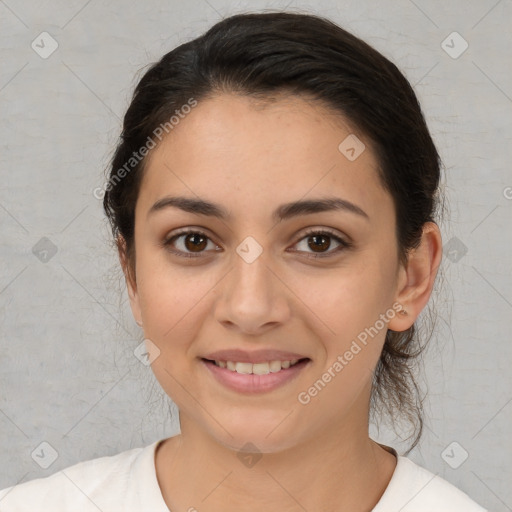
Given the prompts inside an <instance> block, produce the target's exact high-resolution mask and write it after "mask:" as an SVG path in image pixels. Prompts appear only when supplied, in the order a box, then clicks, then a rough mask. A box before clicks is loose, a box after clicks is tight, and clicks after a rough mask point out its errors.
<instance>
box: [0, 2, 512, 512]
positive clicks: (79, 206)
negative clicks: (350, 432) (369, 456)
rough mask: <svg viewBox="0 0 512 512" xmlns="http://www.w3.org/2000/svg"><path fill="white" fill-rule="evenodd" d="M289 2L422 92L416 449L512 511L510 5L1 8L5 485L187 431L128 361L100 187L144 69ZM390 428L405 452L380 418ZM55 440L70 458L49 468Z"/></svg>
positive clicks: (121, 294)
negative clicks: (424, 185) (438, 270)
mask: <svg viewBox="0 0 512 512" xmlns="http://www.w3.org/2000/svg"><path fill="white" fill-rule="evenodd" d="M285 7H286V8H288V9H290V10H297V9H304V10H308V11H309V12H313V13H317V14H321V15H325V16H327V17H330V18H332V19H333V20H334V21H336V22H337V23H339V24H341V25H342V26H344V27H345V28H347V29H348V30H350V31H352V32H354V33H355V34H356V35H358V36H360V37H362V38H363V39H365V40H366V41H368V42H369V43H370V44H372V45H373V46H374V47H376V48H377V49H378V50H379V51H381V52H382V53H383V54H384V55H386V56H387V57H389V58H391V60H393V61H394V62H395V63H396V64H397V65H398V66H399V67H400V68H401V69H402V71H403V72H404V73H405V74H406V76H407V77H408V78H409V80H410V81H411V83H412V84H413V85H414V88H415V90H416V91H417V94H418V96H419V99H420V101H421V103H422V106H423V109H424V111H425V115H426V118H427V122H428V123H429V126H430V129H431V132H432V134H433V137H434V139H435V142H436V143H437V145H438V148H439V151H440V153H441V156H442V158H443V161H444V165H445V175H444V179H443V189H444V191H445V193H446V197H447V200H448V204H447V206H448V208H449V212H448V215H447V216H446V218H445V220H444V221H443V222H442V224H441V227H442V231H443V237H444V243H445V257H444V259H443V265H442V269H443V275H444V282H442V281H439V283H438V284H439V286H438V293H436V297H435V298H434V299H435V300H434V302H435V305H436V308H437V311H438V313H439V315H440V318H439V322H438V327H437V329H436V332H435V336H434V339H433V341H432V347H431V350H429V351H428V353H427V356H426V361H425V379H426V381H428V389H429V392H430V395H429V401H428V402H427V415H428V417H429V418H428V421H427V426H426V431H425V436H424V438H423V440H422V442H421V444H420V446H419V447H418V448H417V449H415V450H414V451H413V452H412V453H411V454H410V457H411V458H412V459H413V460H414V461H416V462H417V463H419V464H421V465H423V466H425V467H427V468H428V469H430V470H431V471H433V472H434V473H438V474H439V475H440V476H442V477H443V478H445V479H447V480H448V481H450V482H452V483H454V484H455V485H457V486H458V487H459V488H461V489H462V490H464V491H465V492H467V493H468V494H469V495H470V496H472V497H473V498H474V499H475V500H477V501H478V502H479V503H481V504H482V505H483V506H485V507H487V508H489V509H492V510H496V511H506V510H512V489H511V487H510V486H509V485H507V484H508V483H509V482H510V479H511V477H512V474H511V473H512V472H511V462H510V460H511V455H512V454H511V451H512V450H511V441H510V435H506V432H507V430H508V433H510V424H511V419H512V418H511V416H512V404H511V403H510V402H511V401H512V391H511V377H510V375H511V373H512V372H510V371H509V366H510V363H511V357H510V356H511V352H512V344H511V343H510V327H511V308H512V294H511V289H512V288H511V280H512V278H511V275H512V272H511V258H510V249H511V245H512V244H511V241H512V230H510V221H511V209H512V199H511V198H512V188H511V187H512V174H511V171H510V162H511V161H512V151H511V142H512V141H511V134H512V133H511V132H512V130H511V122H510V119H511V113H512V99H511V97H512V73H511V69H510V55H509V53H510V48H511V47H512V40H511V39H512V38H511V31H510V22H511V19H512V5H511V2H510V0H501V1H496V0H489V1H487V0H481V1H478V2H477V1H475V2H466V1H464V0H459V1H452V2H445V1H443V2H441V1H429V2H427V1H424V0H423V1H421V0H415V1H414V2H413V1H409V0H399V1H391V0H388V1H384V2H382V1H381V2H370V1H367V0H349V1H343V2H341V1H337V2H335V1H325V2H315V3H313V2H293V1H292V2H290V1H288V2H278V1H274V2H263V1H253V2H247V1H246V2H242V1H240V2H234V1H231V2H229V1H224V0H208V1H206V0H189V1H187V2H178V1H177V0H174V1H171V0H167V1H164V0H161V1H159V0H151V1H147V2H138V1H126V2H121V1H113V2H112V1H110V2H107V1H100V0H92V1H88V2H87V1H84V0H77V1H64V0H62V1H51V0H47V1H38V2H36V1H17V2H15V1H14V0H6V1H0V40H1V44H0V51H1V58H2V68H1V77H0V100H1V103H2V115H1V117H0V126H1V132H0V141H1V147H2V152H1V157H0V158H1V160H0V161H1V171H0V172H1V180H0V227H1V241H0V258H1V265H0V326H1V327H0V328H1V336H0V343H1V352H0V358H1V359H0V450H1V464H0V488H4V487H7V486H9V485H13V484H15V483H17V482H22V481H27V480H30V479H33V478H37V477H41V476H47V475H50V474H53V473H54V472H56V471H57V470H59V469H61V468H64V467H66V466H69V465H71V464H74V463H76V462H78V461H82V460H86V459H90V458H94V457H99V456H103V455H111V454H115V453H118V452H120V451H123V450H126V449H129V448H132V447H138V446H143V445H146V444H149V443H151V442H153V441H155V440H157V439H160V438H162V437H165V436H168V435H171V434H173V433H175V432H178V431H179V426H178V423H177V421H176V418H177V416H176V411H174V416H172V417H171V416H169V404H170V402H169V400H168V399H167V398H166V397H165V396H164V395H163V393H162V392H161V390H160V388H159V386H158V384H156V381H155V380H154V378H153V377H152V373H151V370H150V369H149V367H146V366H144V365H143V364H141V363H140V362H139V360H138V359H137V358H136V357H135V356H134V355H133V350H134V349H135V348H136V347H137V345H138V344H139V343H140V341H141V339H142V336H141V333H140V331H139V330H138V327H137V326H136V324H135V323H134V321H133V318H132V316H131V312H130V310H129V305H128V302H127V295H126V292H125V289H124V282H123V280H122V279H121V274H120V270H119V267H118V261H117V255H116V253H115V252H114V251H113V250H112V247H111V246H110V242H109V231H108V227H107V224H106V219H105V218H104V216H103V213H102V205H101V201H100V200H98V199H96V198H95V197H94V196H93V193H92V191H93V189H94V188H95V187H98V186H102V185H103V184H104V177H103V176H104V175H103V170H104V168H105V167H106V165H107V164H108V161H109V158H110V156H111V154H112V151H113V148H114V145H115V142H116V140H117V137H118V135H119V132H120V126H121V124H120V119H121V118H122V116H123V114H124V111H125V109H126V108H127V106H128V102H129V98H130V95H131V92H132V89H133V87H134V85H135V84H136V81H137V79H138V78H140V76H141V73H142V71H141V70H142V68H144V67H145V66H146V65H147V64H148V63H150V62H152V61H154V60H156V59H158V58H160V57H161V56H162V55H163V54H164V53H166V52H167V51H169V50H170V49H172V48H173V47H175V46H176V45H177V44H180V43H182V42H185V41H187V40H189V39H191V38H193V37H195V36H197V35H199V34H200V33H201V32H203V31H204V30H206V29H207V28H209V27H210V26H211V25H212V24H213V23H214V22H216V21H218V20H219V19H220V18H221V17H224V16H227V15H230V14H233V13H235V12H241V11H245V10H261V9H264V8H271V9H276V8H285ZM45 31H46V32H48V33H49V34H50V35H51V36H52V37H53V38H54V39H55V40H56V41H57V42H58V45H59V46H58V48H57V50H56V51H55V52H54V53H53V54H52V55H50V56H49V57H48V58H46V59H43V58H42V57H41V56H40V55H39V54H38V53H37V52H36V51H35V50H34V49H32V47H31V43H32V41H34V40H35V41H36V43H37V42H38V41H39V44H40V46H42V43H41V42H40V40H41V37H42V36H40V34H41V33H42V32H45ZM454 31H456V32H458V33H459V34H460V35H461V36H462V37H463V38H464V40H465V41H467V43H468V44H469V47H468V48H467V50H466V51H465V52H464V53H462V54H461V55H460V56H458V57H457V58H453V55H452V56H450V55H449V54H448V53H447V52H446V51H445V49H449V48H446V45H449V46H451V47H453V48H451V49H449V51H451V52H452V54H453V53H454V52H455V53H458V52H459V51H460V50H461V49H462V46H461V45H462V44H463V42H462V41H461V40H457V39H453V36H452V37H451V39H450V38H449V39H448V40H447V42H446V43H445V45H444V47H443V46H442V42H443V41H444V40H445V39H446V38H447V36H449V34H451V33H452V32H454ZM48 41H49V40H46V43H45V48H46V49H48V48H49V44H48ZM41 51H42V50H41ZM44 237H46V238H44ZM52 248H53V252H55V250H56V251H57V252H56V253H55V254H53V252H52ZM45 251H46V252H45ZM507 425H508V429H507ZM372 433H373V434H374V435H376V436H377V431H376V430H375V428H374V427H372ZM377 439H378V440H381V441H382V442H388V443H389V444H393V445H394V446H395V447H397V449H399V450H400V447H401V446H402V445H401V441H400V439H398V438H396V439H395V437H394V436H393V435H392V434H391V432H390V431H389V430H388V429H386V428H382V429H381V431H380V433H379V434H378V438H377ZM42 442H47V443H49V444H50V445H51V447H53V449H54V450H55V451H56V452H57V455H58V456H57V458H56V460H55V461H54V462H53V463H52V464H51V465H50V466H49V467H48V468H47V469H43V468H42V467H40V464H45V461H44V460H43V458H44V457H49V456H51V454H52V453H53V452H52V451H51V449H50V448H48V447H47V446H46V445H43V446H42V447H41V446H40V443H42ZM454 442H455V443H457V444H455V445H453V444H452V443H454ZM45 447H46V448H45ZM41 449H43V453H45V455H44V457H43V456H41V457H40V458H39V459H38V457H37V456H36V455H37V454H38V453H41ZM34 450H36V451H35V452H34ZM466 452H467V459H466V460H464V457H465V456H466ZM32 453H34V455H33V456H31V454H32ZM402 453H403V451H402ZM48 454H50V455H48ZM463 460H464V461H463ZM50 461H51V459H47V460H46V463H47V462H50ZM462 461H463V462H462ZM455 466H457V467H455Z"/></svg>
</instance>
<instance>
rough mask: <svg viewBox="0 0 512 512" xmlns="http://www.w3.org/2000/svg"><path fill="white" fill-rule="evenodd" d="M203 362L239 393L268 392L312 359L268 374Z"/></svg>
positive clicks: (291, 377)
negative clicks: (246, 372)
mask: <svg viewBox="0 0 512 512" xmlns="http://www.w3.org/2000/svg"><path fill="white" fill-rule="evenodd" d="M201 362H202V363H203V364H204V365H205V366H206V368H208V370H209V371H210V372H211V373H212V375H213V376H214V378H215V379H216V380H217V381H218V382H220V383H221V384H223V385H224V386H226V387H227V388H229V389H232V390H233V391H238V392H239V393H249V394H254V393H266V392H268V391H272V390H274V389H277V388H278V387H280V386H283V385H284V384H286V383H287V382H289V381H291V380H292V379H294V378H295V377H296V376H297V375H298V374H299V373H300V372H301V371H302V370H303V369H304V367H305V366H306V365H307V364H308V363H309V362H310V359H304V360H303V361H299V362H298V363H296V364H294V365H293V366H290V367H289V368H284V369H281V370H280V371H278V372H276V373H268V374H267V375H254V374H253V373H249V374H243V373H238V372H233V371H231V370H228V369H227V368H221V367H220V366H217V365H216V364H215V363H214V362H212V361H207V360H206V359H202V360H201Z"/></svg>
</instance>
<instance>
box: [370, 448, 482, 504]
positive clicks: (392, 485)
mask: <svg viewBox="0 0 512 512" xmlns="http://www.w3.org/2000/svg"><path fill="white" fill-rule="evenodd" d="M395 510H400V511H401V512H432V511H433V510H435V511H436V512H458V511H460V512H487V511H486V509H484V508H483V507H481V506H480V505H479V504H478V503H476V502H475V501H473V500H472V499H471V498H470V497H469V496H468V495H467V494H466V493H464V492H463V491H461V490H460V489H458V488H457V487H455V486H454V485H453V484H451V483H450V482H448V481H447V480H444V479H443V478H441V477H440V476H438V475H436V474H434V473H432V472H430V471H428V470H427V469H425V468H423V467H421V466H419V465H417V464H416V463H414V462H413V461H412V460H410V459H408V458H407V457H402V456H398V462H397V466H396V469H395V472H394V473H393V476H392V478H391V481H390V482H389V485H388V487H387V488H386V491H385V492H384V494H383V495H382V497H381V499H380V501H379V503H378V504H377V506H376V507H375V508H374V509H373V511H372V512H392V511H395Z"/></svg>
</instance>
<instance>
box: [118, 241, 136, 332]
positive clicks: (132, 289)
mask: <svg viewBox="0 0 512 512" xmlns="http://www.w3.org/2000/svg"><path fill="white" fill-rule="evenodd" d="M116 243H117V250H118V253H119V261H120V263H121V268H122V269H123V274H124V277H125V282H126V288H127V291H128V297H129V298H130V307H131V310H132V314H133V318H134V319H135V322H137V324H138V325H140V326H142V315H141V309H140V301H139V294H138V292H137V281H136V279H135V275H134V273H133V272H132V269H131V267H130V265H129V263H128V255H127V251H126V241H125V239H124V238H123V237H122V236H121V235H119V236H118V237H117V240H116Z"/></svg>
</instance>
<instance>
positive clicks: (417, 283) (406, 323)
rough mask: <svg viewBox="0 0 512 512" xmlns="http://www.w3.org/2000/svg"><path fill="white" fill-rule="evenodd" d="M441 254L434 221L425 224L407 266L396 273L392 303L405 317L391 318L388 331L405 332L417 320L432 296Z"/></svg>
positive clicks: (439, 240) (437, 230)
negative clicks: (395, 291)
mask: <svg viewBox="0 0 512 512" xmlns="http://www.w3.org/2000/svg"><path fill="white" fill-rule="evenodd" d="M442 252H443V245H442V239H441V232H440V230H439V227H438V226H437V224H436V223H435V222H427V223H425V225H424V227H423V233H422V237H421V242H420V244H419V246H418V247H417V248H416V249H412V250H411V251H410V252H409V255H408V258H407V263H406V265H405V266H403V265H402V266H401V267H400V270H399V278H398V287H397V294H396V298H395V300H396V302H399V303H400V304H401V305H402V307H403V309H405V311H406V312H407V314H404V315H402V314H398V315H396V316H395V317H394V318H392V319H391V321H390V322H389V324H388V329H391V330H393V331H405V330H407V329H409V327H411V326H412V325H413V323H414V322H415V321H416V319H417V318H418V316H419V314H420V313H421V311H422V310H423V308H424V307H425V306H426V304H427V302H428V300H429V298H430V295H431V293H432V288H433V286H434V281H435V278H436V275H437V269H438V268H439V265H440V264H441V257H442Z"/></svg>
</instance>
